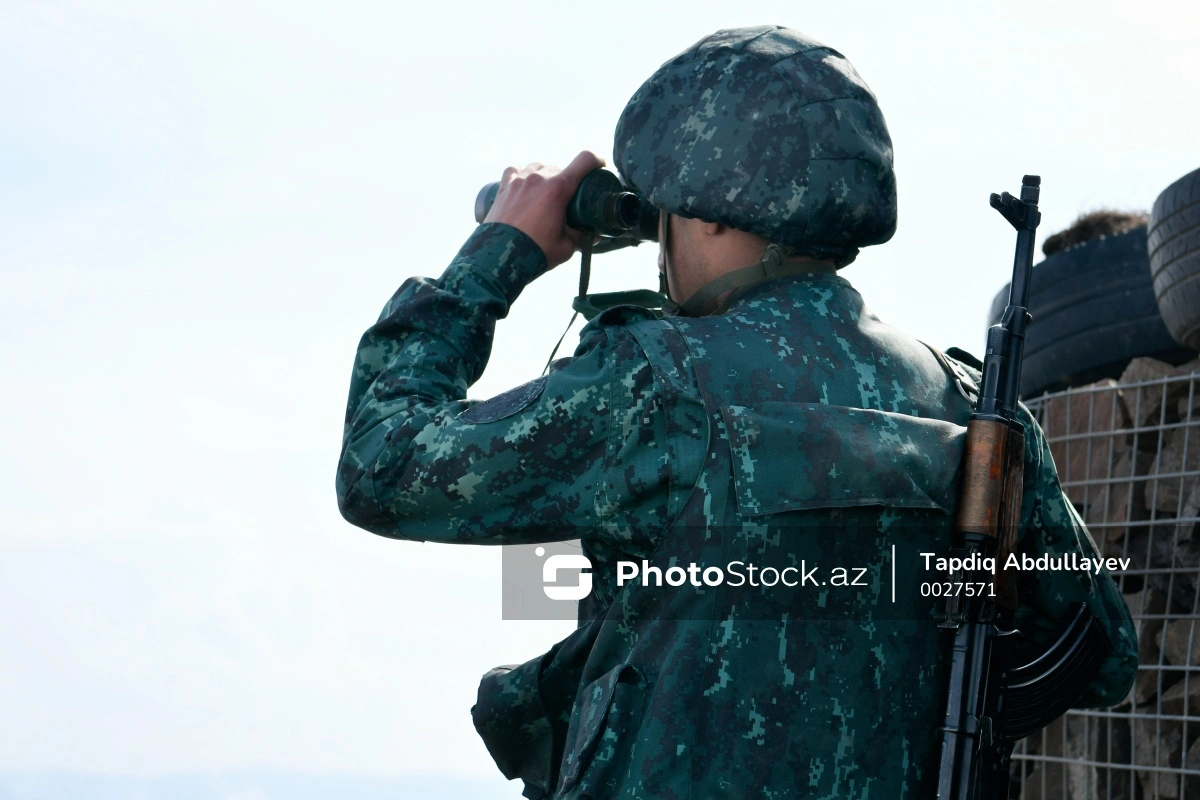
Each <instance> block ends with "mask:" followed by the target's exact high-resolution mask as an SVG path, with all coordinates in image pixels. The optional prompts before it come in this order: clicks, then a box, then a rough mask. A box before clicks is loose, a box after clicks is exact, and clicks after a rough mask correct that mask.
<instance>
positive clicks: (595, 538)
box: [338, 27, 1137, 800]
mask: <svg viewBox="0 0 1200 800" xmlns="http://www.w3.org/2000/svg"><path fill="white" fill-rule="evenodd" d="M615 158H616V166H617V167H618V168H619V170H620V172H621V174H622V175H623V177H624V178H625V180H626V181H627V182H628V183H629V184H630V185H631V186H632V187H633V188H634V189H635V190H637V191H638V192H639V193H641V194H642V195H643V196H645V197H648V198H649V199H650V201H651V202H652V203H653V204H654V205H655V206H657V207H658V208H659V209H660V210H661V212H662V213H661V222H660V225H661V236H660V239H661V241H660V258H659V262H660V268H661V270H662V272H663V275H664V283H665V286H666V288H667V291H668V292H669V295H670V297H671V298H672V300H674V301H675V303H677V304H678V306H679V311H678V313H674V314H666V315H663V314H660V313H655V312H653V311H650V310H646V309H640V308H635V307H618V308H614V309H610V310H609V311H606V312H605V313H604V314H602V315H601V316H599V317H597V318H596V319H595V320H593V321H592V322H591V323H590V324H589V325H588V326H587V327H586V328H585V330H584V331H583V333H582V334H581V338H580V344H579V347H578V349H577V350H576V352H575V355H574V357H573V358H571V359H564V360H562V361H560V362H556V363H555V365H554V366H553V368H552V369H551V370H550V372H549V374H548V375H547V376H545V377H543V378H541V379H539V380H536V381H534V382H532V383H530V384H526V385H525V386H522V387H519V388H518V389H514V390H512V391H510V392H506V393H505V394H502V395H500V396H499V397H496V398H493V399H491V400H488V401H485V402H482V403H477V402H471V401H467V400H466V399H465V397H466V392H467V389H468V387H469V386H470V385H471V383H472V382H474V381H475V380H476V379H477V378H478V377H479V376H480V374H481V373H482V372H483V369H484V366H485V364H486V361H487V356H488V352H489V349H490V346H491V342H492V332H493V327H494V325H495V322H496V320H498V319H501V318H503V317H504V316H505V315H506V313H507V312H508V309H509V306H510V305H511V304H512V303H513V302H514V301H516V299H517V297H518V295H519V294H520V292H521V290H522V288H523V287H524V286H525V285H526V284H528V283H529V282H530V281H532V280H534V279H535V278H537V277H538V276H539V275H540V274H542V273H543V272H545V271H546V270H548V269H550V268H553V267H554V266H556V265H558V264H560V263H562V262H564V261H565V260H567V259H568V258H569V257H570V256H571V254H572V252H573V251H574V249H575V247H576V246H577V244H578V241H579V240H578V233H577V232H574V231H571V230H569V229H567V228H565V227H564V224H563V219H564V208H565V205H566V203H567V200H568V199H569V198H570V196H571V194H572V192H573V190H574V188H575V186H576V185H577V184H578V181H579V179H580V178H581V177H582V176H583V175H584V174H586V173H587V172H588V171H589V170H590V169H592V168H594V167H595V166H598V165H599V164H600V160H599V159H598V158H596V157H595V156H594V155H592V154H590V153H581V154H580V155H579V156H578V157H576V159H575V160H574V161H573V162H572V163H571V164H570V166H568V167H567V168H566V169H564V170H562V171H561V172H559V171H557V170H554V169H552V168H548V167H544V166H542V165H538V164H534V165H530V166H529V167H526V168H525V169H524V170H520V171H518V170H516V169H512V168H510V169H508V170H506V171H505V172H504V177H503V180H502V184H501V189H500V192H499V195H498V197H497V199H496V202H495V204H494V206H493V208H492V210H491V212H490V214H489V216H488V218H487V220H486V221H485V223H484V224H482V225H481V226H480V227H479V228H478V229H477V230H476V231H475V233H474V234H472V236H471V237H470V238H469V239H468V240H467V242H466V244H465V245H464V246H463V247H462V249H461V250H460V251H459V253H458V255H457V256H456V257H455V258H454V260H453V261H452V262H451V264H450V266H449V267H448V268H447V270H446V271H445V272H444V273H443V275H442V277H441V278H439V279H437V280H425V279H411V280H409V281H407V282H406V283H405V284H404V285H403V286H402V287H401V288H400V290H399V291H398V292H397V293H396V295H395V296H394V297H393V298H392V299H391V301H390V302H389V303H388V304H387V306H386V307H385V308H384V311H383V314H382V316H381V317H380V319H379V322H378V323H377V324H376V325H375V326H374V327H372V328H371V329H370V330H368V331H367V333H366V334H365V335H364V337H363V339H362V342H361V344H360V347H359V351H358V357H357V360H356V362H355V367H354V374H353V379H352V384H351V390H350V401H349V408H348V413H347V423H346V429H345V441H344V450H343V453H342V459H341V465H340V470H339V473H338V497H339V501H340V504H341V509H342V513H343V514H344V515H345V516H346V518H347V519H348V520H350V521H351V522H353V523H355V524H356V525H359V526H362V527H364V528H366V529H368V530H370V531H373V532H375V533H378V534H380V535H384V536H390V537H394V538H401V539H414V540H422V541H441V542H460V543H463V542H465V543H479V544H495V543H528V542H535V541H549V540H554V539H571V538H576V537H581V538H582V542H583V547H584V549H585V553H586V554H587V555H588V557H589V558H590V559H591V562H592V564H593V573H594V575H593V586H594V595H595V596H594V598H593V600H594V605H593V606H592V608H593V609H594V612H595V613H594V614H593V615H592V619H591V620H590V621H587V622H586V623H585V624H583V625H581V627H580V628H579V630H577V631H576V632H575V633H574V634H573V635H572V636H571V637H569V638H568V639H567V640H565V641H564V642H562V643H560V644H559V645H556V646H555V648H554V649H552V650H551V651H550V652H549V653H547V654H546V655H544V656H542V657H539V658H537V659H534V660H532V661H530V662H528V663H527V664H524V665H521V666H519V667H516V668H501V669H499V670H495V671H493V672H492V673H489V675H488V676H487V677H486V678H485V680H484V683H483V685H482V686H481V690H480V702H479V704H478V705H477V707H476V708H475V710H474V714H475V721H476V725H477V727H478V728H479V730H480V733H481V734H482V735H483V736H484V739H485V741H486V743H487V744H488V747H489V750H490V751H491V752H492V754H493V756H494V757H495V758H496V761H497V764H498V765H499V766H500V768H501V770H502V771H503V772H504V773H505V775H507V776H508V777H510V778H515V777H521V778H522V779H523V780H524V781H525V796H526V797H530V798H542V797H550V796H553V797H556V798H585V797H590V798H667V799H669V800H683V798H704V800H709V798H718V797H730V798H745V797H761V798H783V797H800V796H810V795H811V796H813V797H867V796H868V795H869V796H873V797H904V796H906V793H907V796H930V795H931V794H932V786H933V782H934V779H935V773H936V758H937V747H938V742H939V740H938V736H937V727H938V725H939V724H940V717H939V715H940V714H941V713H942V711H943V702H944V692H945V686H946V682H947V674H948V673H947V663H948V659H947V654H946V642H945V639H943V638H941V637H940V636H939V632H938V631H937V629H936V626H935V624H934V623H933V622H932V621H931V619H932V610H933V606H934V600H933V599H932V598H925V597H921V596H920V594H919V593H918V592H916V591H903V592H900V593H899V594H898V595H897V596H896V598H895V601H894V602H891V601H890V600H891V599H890V597H889V591H888V589H887V584H886V580H887V577H886V576H887V573H888V570H889V569H891V568H892V562H891V561H890V558H891V552H892V549H893V547H894V548H895V550H896V552H898V553H902V554H906V556H905V557H906V558H907V559H908V560H907V561H905V562H903V563H905V564H907V565H910V566H911V565H914V564H916V563H918V560H917V554H918V553H920V552H936V553H938V554H939V555H941V554H942V553H944V552H945V550H946V548H947V546H948V542H949V540H950V531H951V522H952V513H953V511H954V508H955V504H956V486H957V483H956V481H957V467H958V463H959V459H960V457H961V452H962V442H963V427H962V426H963V425H965V422H966V419H967V417H968V415H969V413H970V411H971V406H970V403H969V401H968V399H967V398H966V397H964V395H963V393H961V392H960V391H959V384H960V383H961V382H962V380H963V379H962V378H961V377H959V376H961V375H962V374H963V373H964V371H966V368H965V367H964V366H963V364H961V363H960V362H958V361H955V360H953V359H949V358H947V357H946V356H945V355H943V354H940V353H938V352H937V351H934V350H932V349H931V348H929V347H927V346H925V345H923V344H921V343H920V342H917V341H916V340H914V339H912V338H911V337H909V336H907V335H905V334H903V333H901V332H900V331H898V330H896V329H894V328H891V327H888V326H887V325H885V324H884V323H882V322H881V321H880V320H879V319H878V318H877V317H875V316H874V315H873V314H872V313H871V312H870V311H869V310H868V309H867V308H866V307H865V306H864V304H863V301H862V298H861V297H860V296H859V294H858V293H857V292H856V291H855V290H854V289H853V288H852V287H851V285H850V283H849V282H848V281H847V280H846V279H845V278H843V277H841V276H840V275H839V274H838V271H839V270H840V269H841V268H843V267H845V266H847V265H848V264H850V263H851V262H852V261H853V260H854V258H855V256H856V254H857V253H858V248H860V247H863V246H867V245H872V244H878V243H882V242H885V241H887V240H888V239H889V238H890V237H891V235H892V233H893V231H894V229H895V223H896V194H895V179H894V173H893V168H892V146H891V141H890V138H889V136H888V132H887V128H886V126H885V123H884V120H883V116H882V114H881V112H880V110H879V107H878V105H877V103H876V99H875V97H874V95H873V94H872V93H871V91H870V90H869V89H868V88H867V86H866V84H865V83H864V82H863V80H862V79H861V78H860V77H859V75H858V74H857V73H856V72H855V70H854V68H853V67H852V66H851V65H850V63H849V62H848V61H847V60H846V59H845V58H844V57H843V56H842V55H841V54H840V53H838V52H837V51H836V50H833V49H831V48H829V47H826V46H824V45H822V44H820V43H818V42H815V41H813V40H811V39H809V38H807V37H805V36H803V35H801V34H799V33H796V32H795V31H791V30H788V29H785V28H778V27H759V28H746V29H738V30H728V31H719V32H717V33H716V34H714V35H712V36H709V37H707V38H705V39H703V40H701V41H700V42H699V43H697V44H696V45H695V46H693V47H691V48H689V49H688V50H686V51H685V52H683V53H682V54H680V55H679V56H677V57H676V58H674V59H672V60H670V61H668V62H667V63H665V64H664V65H663V66H662V67H661V68H660V69H659V70H658V71H657V72H656V73H655V74H654V75H653V76H651V78H650V79H649V80H648V81H647V82H646V83H645V84H644V85H643V86H642V87H641V88H640V89H639V90H638V91H637V93H636V94H634V96H633V98H632V99H631V100H630V101H629V104H628V105H627V106H626V108H625V110H624V112H623V113H622V115H621V118H620V120H619V122H618V124H617V130H616V141H615ZM962 358H968V357H967V356H965V354H964V355H962ZM1024 423H1025V426H1026V442H1027V449H1026V454H1025V460H1026V466H1025V476H1026V482H1025V496H1024V506H1023V509H1022V526H1021V530H1020V534H1019V540H1018V545H1017V550H1018V552H1019V553H1021V554H1022V555H1024V554H1029V555H1033V556H1035V557H1036V556H1039V555H1043V554H1050V555H1058V554H1070V553H1075V554H1082V555H1083V556H1087V557H1095V555H1096V553H1095V546H1094V544H1093V543H1092V541H1091V539H1090V537H1089V536H1088V534H1087V531H1086V530H1085V529H1084V527H1083V524H1082V523H1081V522H1080V520H1079V517H1078V515H1077V514H1076V513H1075V512H1074V510H1073V509H1072V507H1071V505H1070V503H1069V502H1068V501H1067V500H1066V499H1065V498H1064V497H1063V494H1062V492H1061V490H1060V489H1059V486H1058V481H1057V477H1056V474H1055V470H1054V465H1053V463H1052V461H1051V458H1050V454H1049V450H1048V449H1047V446H1046V443H1045V439H1044V437H1043V435H1042V433H1041V431H1040V430H1039V429H1038V427H1037V425H1036V423H1035V422H1034V421H1033V420H1032V418H1030V417H1029V416H1028V412H1025V415H1024ZM619 560H620V561H626V562H633V563H634V564H636V565H638V566H639V571H642V572H645V573H646V574H652V571H653V570H652V568H658V569H660V570H668V569H670V567H672V566H686V565H690V564H697V565H701V567H702V568H703V567H706V566H718V567H722V568H726V567H728V568H729V569H730V570H732V569H734V567H733V565H735V564H741V565H742V566H743V568H746V567H748V566H749V565H753V566H754V567H755V568H756V569H757V570H759V572H758V573H757V575H758V576H759V578H760V580H759V581H758V582H757V583H755V582H754V581H753V576H751V580H746V575H745V574H743V579H742V583H741V584H740V585H734V584H735V581H734V579H733V577H732V573H731V572H728V571H727V572H725V573H723V574H722V577H723V580H722V581H721V582H719V583H717V584H715V585H714V584H711V583H709V582H693V581H688V582H685V583H684V584H683V585H682V586H678V587H671V586H669V585H667V584H663V585H661V586H655V585H654V583H653V581H650V582H648V583H647V584H645V585H643V583H642V582H641V581H639V580H632V581H626V582H625V583H624V585H623V586H619V585H618V582H617V579H616V563H617V562H618V561H619ZM914 568H915V567H914ZM789 569H790V570H791V573H790V574H791V576H792V577H793V579H794V580H793V581H792V583H793V584H794V585H790V586H789V585H785V583H786V581H783V580H780V577H781V576H784V575H787V574H788V571H789ZM838 569H841V570H842V575H841V577H842V581H841V582H840V583H839V582H838V581H837V572H836V570H838ZM859 570H861V572H859ZM705 574H706V575H707V574H708V573H705ZM768 574H770V575H771V576H772V578H773V583H771V584H768V583H767V580H766V576H767V575H768ZM801 576H803V578H802V579H800V578H801ZM713 577H714V579H715V574H714V575H713ZM795 579H800V580H795ZM1019 590H1020V593H1021V595H1020V596H1021V604H1022V605H1021V609H1020V611H1019V615H1018V619H1017V621H1018V626H1019V627H1020V628H1021V630H1022V631H1023V632H1024V633H1025V635H1026V639H1027V640H1028V642H1029V645H1028V646H1029V648H1030V649H1031V650H1032V649H1036V647H1037V646H1042V645H1045V644H1046V641H1047V638H1048V637H1049V636H1050V634H1051V631H1052V630H1054V629H1055V628H1057V627H1058V626H1059V624H1060V621H1061V619H1062V617H1063V615H1064V614H1065V613H1066V609H1067V606H1068V605H1069V604H1070V603H1071V602H1073V601H1076V600H1086V601H1087V602H1088V603H1089V604H1091V607H1092V608H1093V609H1095V610H1096V612H1097V614H1098V616H1099V617H1101V619H1102V620H1103V622H1104V625H1105V627H1106V629H1107V632H1108V634H1109V636H1110V638H1111V639H1112V641H1113V642H1114V644H1115V647H1114V650H1113V653H1112V655H1111V656H1110V658H1109V659H1108V661H1107V662H1106V663H1105V665H1104V667H1103V669H1102V670H1101V672H1100V674H1099V675H1098V677H1097V678H1096V679H1095V681H1094V682H1093V683H1092V685H1091V686H1090V687H1089V688H1088V691H1087V692H1086V694H1085V696H1084V698H1083V700H1082V701H1083V702H1085V703H1087V704H1092V705H1108V704H1113V703H1116V702H1118V701H1120V700H1121V699H1122V698H1123V697H1124V695H1125V693H1126V692H1127V691H1128V688H1129V685H1130V682H1131V681H1132V677H1133V672H1134V670H1135V669H1136V663H1137V660H1136V647H1135V641H1134V635H1133V630H1132V626H1131V623H1130V619H1129V614H1128V610H1127V609H1126V608H1125V605H1124V603H1123V601H1122V599H1121V596H1120V594H1119V593H1118V591H1117V589H1116V587H1115V585H1114V583H1113V581H1112V579H1111V578H1110V577H1109V576H1108V574H1107V573H1103V572H1101V573H1096V574H1084V573H1076V572H1058V573H1053V574H1037V575H1024V574H1023V575H1022V577H1021V580H1020V582H1019Z"/></svg>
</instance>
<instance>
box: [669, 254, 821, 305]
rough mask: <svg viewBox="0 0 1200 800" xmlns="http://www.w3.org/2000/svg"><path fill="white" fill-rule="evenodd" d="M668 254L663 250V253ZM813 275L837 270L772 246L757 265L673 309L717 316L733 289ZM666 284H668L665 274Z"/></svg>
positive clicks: (705, 288) (716, 281)
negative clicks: (787, 253)
mask: <svg viewBox="0 0 1200 800" xmlns="http://www.w3.org/2000/svg"><path fill="white" fill-rule="evenodd" d="M665 252H667V251H665V250H664V253H665ZM811 273H821V274H825V275H836V274H837V267H835V266H834V265H833V264H831V263H829V262H827V261H811V260H808V259H804V260H801V259H796V258H792V259H789V258H788V257H787V255H785V254H784V251H783V248H782V247H780V246H779V245H777V244H769V245H767V247H766V249H765V250H763V254H762V258H760V259H759V260H758V261H757V262H756V263H754V264H751V265H750V266H748V267H741V268H740V269H735V270H733V271H732V272H726V273H725V274H724V275H722V276H720V277H719V278H714V279H713V280H711V281H709V282H708V283H706V284H704V285H703V286H701V287H700V288H699V289H697V290H696V291H695V293H694V294H692V296H691V297H689V298H688V299H687V300H685V301H684V302H683V303H682V304H680V305H678V306H677V307H676V309H674V310H673V311H674V313H680V314H682V315H684V316H688V317H702V316H705V315H707V314H715V313H718V312H720V311H723V310H724V308H725V307H727V306H728V303H729V301H730V300H732V299H733V298H734V297H735V296H736V294H737V292H736V291H735V292H734V294H731V295H730V296H729V297H728V298H726V300H725V302H724V303H720V302H718V299H719V298H720V296H721V295H722V294H724V293H725V292H728V291H729V290H731V289H734V290H740V289H746V288H748V287H750V286H754V285H756V284H759V283H763V282H764V281H769V280H772V279H774V278H782V277H784V276H786V275H806V274H811ZM663 283H666V280H665V275H664V279H663Z"/></svg>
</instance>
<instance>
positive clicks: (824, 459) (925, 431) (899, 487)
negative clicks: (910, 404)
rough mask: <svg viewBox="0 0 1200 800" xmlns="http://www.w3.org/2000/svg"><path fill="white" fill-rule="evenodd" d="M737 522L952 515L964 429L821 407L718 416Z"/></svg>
mask: <svg viewBox="0 0 1200 800" xmlns="http://www.w3.org/2000/svg"><path fill="white" fill-rule="evenodd" d="M721 413H722V416H723V417H724V420H725V426H726V429H727V430H728V431H729V446H730V450H731V451H732V456H733V478H734V487H735V491H736V492H737V500H738V512H739V513H740V514H742V515H743V516H756V515H762V514H776V513H779V512H782V511H803V510H807V509H814V508H833V507H839V506H840V507H845V506H876V505H877V506H893V507H898V508H929V509H940V510H942V511H946V512H951V511H953V509H954V506H955V503H956V496H957V484H956V480H955V477H956V474H957V471H958V465H959V462H960V461H961V460H962V452H963V443H964V442H965V438H966V432H967V429H966V428H964V427H962V426H960V425H955V424H954V423H951V422H945V421H943V420H938V419H927V418H924V417H910V416H908V415H906V414H893V413H890V412H887V411H875V410H872V409H864V408H848V407H845V406H831V405H825V404H823V403H781V402H771V403H763V404H762V405H761V406H759V407H757V408H753V409H751V408H746V407H744V406H728V407H725V408H722V409H721Z"/></svg>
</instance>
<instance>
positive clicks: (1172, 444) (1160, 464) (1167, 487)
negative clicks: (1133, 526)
mask: <svg viewBox="0 0 1200 800" xmlns="http://www.w3.org/2000/svg"><path fill="white" fill-rule="evenodd" d="M1164 434H1165V439H1164V442H1163V447H1162V449H1161V450H1160V451H1159V453H1158V458H1156V459H1155V461H1154V467H1153V469H1151V471H1150V480H1149V481H1147V482H1146V488H1145V498H1146V508H1156V509H1158V510H1159V511H1166V512H1168V513H1170V514H1178V513H1179V512H1180V511H1181V510H1182V508H1183V506H1181V505H1180V499H1181V497H1182V498H1184V499H1187V498H1188V497H1189V496H1190V495H1191V494H1192V493H1193V492H1195V491H1196V489H1197V488H1198V487H1200V425H1194V426H1192V425H1189V426H1185V427H1182V428H1175V429H1173V430H1169V431H1164ZM1188 473H1195V474H1188ZM1160 475H1161V476H1163V477H1161V478H1160V477H1159V476H1160Z"/></svg>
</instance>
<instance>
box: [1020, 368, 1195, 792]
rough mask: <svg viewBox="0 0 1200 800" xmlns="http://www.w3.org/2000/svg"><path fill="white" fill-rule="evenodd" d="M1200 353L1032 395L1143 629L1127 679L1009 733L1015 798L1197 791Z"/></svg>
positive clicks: (1065, 482) (1066, 483) (1063, 473)
mask: <svg viewBox="0 0 1200 800" xmlns="http://www.w3.org/2000/svg"><path fill="white" fill-rule="evenodd" d="M1198 372H1200V361H1193V362H1189V363H1188V364H1185V365H1184V366H1182V367H1172V366H1170V365H1168V364H1164V363H1162V362H1159V361H1154V360H1152V359H1144V358H1143V359H1135V360H1134V361H1133V362H1132V363H1131V364H1130V365H1129V367H1128V368H1127V369H1126V370H1125V372H1124V374H1122V375H1121V378H1120V379H1119V380H1118V381H1113V380H1105V381H1101V382H1099V383H1094V384H1091V385H1089V386H1084V387H1079V388H1073V389H1068V390H1066V391H1063V392H1058V393H1056V394H1051V395H1045V396H1043V397H1040V398H1037V399H1036V400H1034V401H1031V402H1029V403H1028V406H1029V408H1030V410H1031V411H1033V413H1034V415H1035V416H1036V417H1037V418H1038V421H1039V422H1040V423H1041V425H1042V428H1043V429H1044V430H1045V432H1046V438H1047V440H1048V442H1049V444H1050V449H1051V452H1052V453H1053V455H1054V462H1055V465H1056V466H1057V468H1058V474H1059V480H1060V482H1061V483H1062V486H1063V490H1064V491H1065V493H1066V495H1067V497H1068V498H1069V499H1070V500H1071V502H1072V503H1073V504H1074V505H1075V508H1076V509H1077V510H1078V511H1079V513H1080V515H1081V516H1082V517H1083V519H1084V521H1085V522H1087V525H1088V529H1089V531H1090V532H1091V535H1092V538H1093V539H1094V540H1095V541H1096V545H1097V547H1098V548H1099V550H1100V552H1101V553H1102V554H1103V555H1104V556H1106V557H1110V556H1111V557H1117V558H1128V559H1130V563H1129V568H1128V569H1127V570H1124V571H1123V572H1122V573H1120V574H1117V575H1115V576H1114V577H1115V578H1116V580H1117V582H1118V585H1119V586H1120V588H1121V591H1122V593H1123V595H1124V597H1125V600H1126V602H1127V603H1128V604H1129V609H1130V611H1131V613H1132V616H1133V620H1134V624H1135V626H1136V628H1137V632H1138V642H1139V645H1138V648H1139V652H1138V661H1139V666H1138V673H1137V679H1136V681H1135V683H1134V686H1133V689H1132V690H1131V691H1130V693H1129V695H1128V696H1127V697H1126V698H1125V700H1124V701H1122V702H1121V703H1120V704H1119V705H1117V706H1115V707H1113V708H1110V709H1088V710H1075V711H1071V712H1069V713H1068V714H1066V715H1065V716H1064V717H1062V718H1061V719H1059V720H1058V721H1056V722H1055V723H1054V724H1052V725H1051V726H1049V727H1048V728H1046V729H1044V730H1043V731H1041V732H1040V733H1038V734H1034V735H1033V736H1031V737H1029V738H1028V739H1026V740H1024V741H1022V742H1021V743H1019V744H1018V747H1017V749H1016V752H1015V753H1014V756H1013V759H1014V765H1013V792H1014V796H1019V797H1022V798H1024V800H1049V799H1050V798H1070V800H1083V798H1088V800H1091V799H1092V798H1108V799H1109V800H1148V799H1149V798H1171V799H1172V800H1191V799H1193V798H1194V800H1200V629H1198V628H1200V626H1198V625H1197V620H1198V616H1197V611H1198V609H1200V605H1198V602H1200V592H1198V588H1200V529H1197V527H1196V523H1197V521H1198V520H1200V386H1198V385H1197V383H1198V379H1200V374H1196V373H1198Z"/></svg>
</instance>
